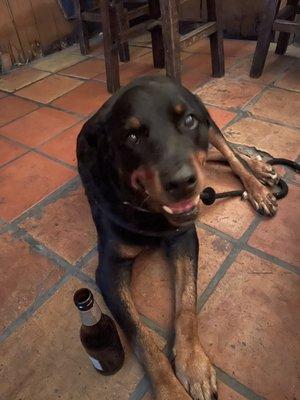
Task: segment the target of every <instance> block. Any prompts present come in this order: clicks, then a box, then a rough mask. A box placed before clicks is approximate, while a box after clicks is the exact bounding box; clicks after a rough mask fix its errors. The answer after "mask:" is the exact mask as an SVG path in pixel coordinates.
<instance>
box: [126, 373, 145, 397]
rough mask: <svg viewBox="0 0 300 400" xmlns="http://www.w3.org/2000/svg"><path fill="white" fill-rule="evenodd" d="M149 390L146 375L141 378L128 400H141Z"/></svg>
mask: <svg viewBox="0 0 300 400" xmlns="http://www.w3.org/2000/svg"><path fill="white" fill-rule="evenodd" d="M149 390H150V384H149V381H148V379H147V377H146V375H144V376H143V378H142V379H141V380H140V381H139V383H138V384H137V385H136V387H135V389H134V391H133V392H132V393H131V395H130V396H129V399H128V400H141V399H142V398H143V397H144V396H145V394H146V393H147V392H148V391H149Z"/></svg>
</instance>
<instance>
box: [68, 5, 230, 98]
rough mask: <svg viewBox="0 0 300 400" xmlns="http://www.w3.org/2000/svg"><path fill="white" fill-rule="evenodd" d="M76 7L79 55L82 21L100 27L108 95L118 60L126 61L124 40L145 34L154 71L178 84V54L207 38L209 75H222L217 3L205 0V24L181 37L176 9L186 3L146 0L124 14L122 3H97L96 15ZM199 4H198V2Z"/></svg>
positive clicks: (83, 44)
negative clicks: (140, 19)
mask: <svg viewBox="0 0 300 400" xmlns="http://www.w3.org/2000/svg"><path fill="white" fill-rule="evenodd" d="M75 1H76V5H77V16H78V30H79V41H80V48H81V49H82V52H84V53H85V52H87V51H88V39H87V34H86V27H85V23H86V21H99V22H101V23H102V30H103V44H104V56H105V67H106V79H107V89H108V91H109V92H110V93H112V92H114V91H116V90H117V89H119V87H120V74H119V58H120V60H121V61H128V59H129V52H128V39H129V38H130V37H131V36H133V35H137V34H139V33H144V32H146V31H149V32H150V33H151V39H152V53H153V64H154V67H155V68H163V67H164V66H166V74H167V75H168V76H170V77H172V78H173V79H175V80H177V81H178V82H180V81H181V64H180V50H181V49H184V48H187V47H188V46H190V45H192V44H194V43H195V42H196V41H197V40H199V39H202V38H204V37H207V36H208V37H209V39H210V46H211V57H212V75H213V76H215V77H220V76H223V75H224V50H223V33H222V29H221V27H220V22H219V1H220V0H207V19H208V21H207V22H204V23H201V25H200V26H199V27H197V28H196V29H194V30H193V31H192V32H189V33H187V34H185V35H183V36H182V37H180V35H179V15H178V9H179V6H180V5H181V4H182V3H184V2H185V1H186V0H161V1H160V0H148V4H146V5H143V6H138V7H137V8H136V9H133V10H130V11H127V10H126V8H125V5H126V2H124V1H123V0H111V1H109V0H100V4H99V10H98V12H94V11H93V10H92V11H89V12H87V11H84V10H82V7H81V3H80V1H81V0H75ZM200 3H201V4H202V2H200ZM142 15H143V16H145V15H147V20H146V21H143V22H140V23H138V24H136V25H134V26H130V25H129V21H130V20H133V19H135V18H137V17H139V16H142Z"/></svg>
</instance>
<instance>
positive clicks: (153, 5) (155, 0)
mask: <svg viewBox="0 0 300 400" xmlns="http://www.w3.org/2000/svg"><path fill="white" fill-rule="evenodd" d="M149 16H150V19H152V18H153V19H157V18H159V17H160V6H159V0H149ZM151 41H152V55H153V65H154V68H164V67H165V49H164V40H163V34H162V29H161V27H160V26H157V27H155V28H154V29H152V30H151Z"/></svg>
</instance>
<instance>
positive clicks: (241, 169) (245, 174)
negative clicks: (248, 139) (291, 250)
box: [209, 123, 277, 216]
mask: <svg viewBox="0 0 300 400" xmlns="http://www.w3.org/2000/svg"><path fill="white" fill-rule="evenodd" d="M209 141H210V143H211V144H212V145H213V146H214V147H215V148H216V149H218V150H219V151H220V153H221V154H222V155H223V156H224V157H225V159H226V160H227V161H228V163H229V165H230V167H231V169H232V171H233V172H234V173H235V174H236V175H237V176H238V177H239V178H240V180H241V181H242V183H243V185H244V187H245V189H246V191H247V193H248V199H249V201H250V202H251V204H252V205H253V207H254V208H255V209H256V210H259V211H260V212H261V213H263V214H266V215H270V216H272V215H274V214H275V213H276V211H277V203H276V198H275V197H274V196H273V194H272V193H271V191H270V189H269V188H267V187H266V186H264V185H263V184H262V183H261V182H260V181H259V180H258V179H257V178H256V176H255V175H254V174H253V172H251V167H250V166H249V165H248V163H247V162H246V161H245V160H244V158H243V157H241V156H240V155H239V154H238V152H235V151H234V150H233V149H232V148H231V146H230V144H229V142H228V141H227V140H226V139H225V137H224V136H223V134H222V132H221V131H220V129H219V128H218V127H217V126H216V125H215V124H214V123H213V126H212V127H211V128H210V131H209ZM271 170H272V169H271Z"/></svg>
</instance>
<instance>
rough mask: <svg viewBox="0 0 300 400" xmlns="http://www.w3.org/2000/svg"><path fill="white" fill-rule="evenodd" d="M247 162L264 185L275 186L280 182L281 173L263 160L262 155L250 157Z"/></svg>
mask: <svg viewBox="0 0 300 400" xmlns="http://www.w3.org/2000/svg"><path fill="white" fill-rule="evenodd" d="M247 163H248V165H249V166H250V168H251V171H252V172H253V174H254V175H255V176H256V178H257V179H258V180H259V181H260V182H262V183H263V184H264V185H268V186H274V185H276V183H278V180H279V175H278V174H277V172H276V170H275V168H273V167H272V166H271V165H270V164H267V163H266V162H265V161H263V160H262V158H261V156H257V157H253V158H249V159H247Z"/></svg>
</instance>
